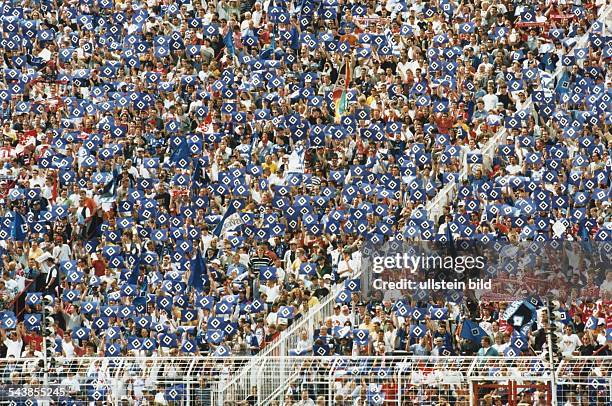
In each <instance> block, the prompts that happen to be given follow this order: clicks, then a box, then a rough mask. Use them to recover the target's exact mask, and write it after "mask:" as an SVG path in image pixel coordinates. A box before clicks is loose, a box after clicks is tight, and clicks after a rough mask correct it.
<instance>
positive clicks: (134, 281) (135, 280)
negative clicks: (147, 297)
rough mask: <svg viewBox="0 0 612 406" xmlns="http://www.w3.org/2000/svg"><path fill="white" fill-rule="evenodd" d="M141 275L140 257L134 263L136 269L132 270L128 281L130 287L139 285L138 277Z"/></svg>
mask: <svg viewBox="0 0 612 406" xmlns="http://www.w3.org/2000/svg"><path fill="white" fill-rule="evenodd" d="M139 275H140V257H137V258H136V260H135V261H134V267H133V268H132V273H131V274H130V277H129V278H128V280H127V284H128V285H137V284H138V276H139Z"/></svg>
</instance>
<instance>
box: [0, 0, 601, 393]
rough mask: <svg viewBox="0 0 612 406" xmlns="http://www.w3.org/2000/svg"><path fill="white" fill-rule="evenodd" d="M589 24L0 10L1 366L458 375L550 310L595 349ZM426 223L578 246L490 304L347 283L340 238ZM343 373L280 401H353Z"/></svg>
mask: <svg viewBox="0 0 612 406" xmlns="http://www.w3.org/2000/svg"><path fill="white" fill-rule="evenodd" d="M609 15H610V5H608V4H607V3H606V2H602V1H600V0H597V1H595V2H574V3H567V2H564V1H547V2H531V3H530V4H521V3H520V2H510V1H498V2H488V1H467V2H455V1H450V0H439V1H438V0H436V1H433V2H423V1H421V0H417V1H414V2H406V1H397V0H388V1H386V2H382V3H379V2H375V1H363V2H359V1H344V0H321V1H316V0H302V1H292V2H291V1H277V0H266V1H263V2H262V1H259V0H258V1H253V0H240V1H237V0H229V1H228V0H219V1H197V0H192V1H188V0H187V1H185V0H183V1H177V2H170V1H165V2H162V1H157V0H151V1H147V2H131V1H120V0H83V1H78V2H77V1H66V2H58V1H55V0H54V1H50V0H40V1H26V2H23V3H21V4H17V3H15V2H3V3H2V4H1V5H0V16H1V19H2V40H1V42H0V45H1V47H0V48H1V49H2V50H1V52H2V55H3V66H2V68H3V69H2V79H3V81H2V85H0V87H2V89H0V99H1V103H0V117H1V118H2V145H1V146H0V161H1V163H2V167H1V168H0V197H1V198H2V204H1V205H0V255H2V261H1V263H0V266H2V279H1V280H0V308H1V309H2V312H1V314H0V342H1V343H0V358H3V359H9V360H17V359H23V365H24V367H23V368H24V369H22V370H21V371H19V373H18V374H17V376H13V375H11V373H10V372H11V371H10V368H8V367H7V371H8V372H7V374H5V375H3V376H4V378H5V380H4V383H10V382H11V379H13V378H14V379H16V380H17V381H19V382H21V381H20V380H24V379H25V378H26V376H27V374H28V373H29V374H30V375H36V376H38V375H37V374H39V373H40V374H41V375H40V376H38V377H39V378H41V379H43V378H44V379H49V374H48V373H49V372H50V371H45V374H44V376H43V371H42V367H40V366H37V365H38V364H37V363H35V362H34V363H28V362H29V361H28V360H32V359H37V358H39V359H45V363H47V362H48V360H51V359H52V360H53V361H54V362H53V363H52V365H51V367H52V369H53V371H54V372H53V374H52V375H53V379H56V381H58V382H60V381H61V380H63V379H64V378H66V376H67V375H69V374H68V373H67V372H66V371H69V370H71V369H74V370H75V371H77V370H78V371H77V372H78V373H77V375H78V376H83V375H87V374H84V373H83V371H82V369H83V368H85V367H83V368H82V367H81V366H79V365H81V364H77V363H75V362H76V361H77V360H78V359H79V358H82V357H86V358H84V359H88V360H90V364H89V365H94V362H93V361H91V360H93V359H94V358H97V357H99V358H104V360H106V361H104V362H105V363H106V362H111V361H109V360H120V359H122V358H126V359H127V358H135V359H143V360H145V361H142V362H144V363H146V358H149V357H150V358H159V359H163V357H171V359H180V358H183V357H184V358H190V357H194V356H195V357H198V359H200V357H202V358H206V357H210V359H211V360H214V359H220V357H228V356H233V357H240V358H237V359H236V361H228V363H231V365H232V367H231V368H230V369H231V371H232V374H231V376H230V377H228V379H227V382H225V381H224V386H227V388H229V389H227V390H228V391H233V390H234V389H233V388H236V387H237V386H240V389H236V390H235V392H234V394H236V393H238V392H239V391H241V390H247V391H250V390H251V385H250V384H248V382H249V381H250V380H251V379H252V376H253V371H255V370H258V369H261V368H263V366H262V362H263V361H262V358H265V357H269V359H270V366H276V367H278V366H279V364H278V363H280V362H281V360H282V358H276V359H275V358H273V357H275V356H276V357H278V356H280V357H284V356H289V355H292V356H298V357H299V356H307V358H304V359H306V361H303V362H305V364H304V365H306V367H304V365H302V364H300V365H301V366H300V367H299V368H298V369H300V368H305V369H308V368H310V365H323V366H324V368H327V369H326V371H327V372H326V373H331V374H333V373H334V372H333V371H335V370H336V368H337V366H334V367H331V366H330V365H331V364H326V363H325V362H327V361H320V360H316V359H315V358H316V357H324V358H326V357H328V356H334V358H336V359H339V360H341V359H342V356H372V357H384V356H392V357H402V356H404V357H407V356H435V357H439V356H442V357H447V356H451V355H452V356H456V357H457V359H467V360H468V361H465V363H464V366H465V367H466V368H469V366H470V365H471V364H470V361H469V358H465V357H469V356H479V357H488V356H497V355H500V356H505V357H506V358H508V359H510V360H511V359H513V358H514V357H519V356H523V357H526V358H528V357H533V356H536V355H541V354H544V355H546V353H547V352H550V351H551V348H549V347H550V344H549V342H548V341H547V335H546V331H547V329H549V326H550V325H553V326H558V327H559V328H561V329H562V330H563V332H561V331H560V332H559V334H558V338H557V339H556V342H555V343H554V344H555V345H554V347H555V348H554V350H555V352H556V353H558V354H559V355H561V356H572V355H573V356H578V355H581V356H595V357H599V356H607V355H610V342H611V337H610V335H611V334H612V312H611V310H610V299H611V296H612V273H611V272H610V271H609V270H610V269H612V268H611V267H610V266H609V265H610V264H609V259H610V246H609V245H607V242H608V241H610V240H611V239H612V226H611V224H612V223H611V221H610V216H611V214H612V211H611V209H610V190H611V189H610V187H611V186H610V170H611V167H612V161H611V159H610V155H609V147H610V145H611V144H610V143H611V142H612V136H611V134H610V127H609V126H610V117H611V115H610V92H609V85H610V80H611V76H610V75H611V70H610V64H609V62H610V57H611V56H612V48H611V46H610V19H609ZM424 240H427V241H432V242H445V243H450V242H453V243H459V242H461V241H465V240H470V241H475V242H479V243H483V244H488V243H491V242H503V243H505V244H519V243H522V242H528V243H531V242H535V243H542V244H547V243H550V242H551V241H567V242H570V243H573V244H576V245H578V246H581V247H586V248H584V250H586V251H583V252H582V254H581V255H580V259H578V260H575V257H574V256H572V255H569V254H568V255H567V257H564V258H566V260H567V261H568V262H569V264H570V265H569V268H570V269H571V272H570V273H569V274H565V275H564V276H565V279H564V278H561V277H559V278H556V277H553V276H551V275H549V274H546V275H544V276H543V275H542V274H540V275H538V274H539V272H538V270H541V271H542V272H543V265H542V264H543V262H546V261H547V260H548V261H552V260H553V259H555V258H558V256H557V254H556V252H557V251H555V250H551V249H550V248H542V251H541V252H540V253H538V254H537V255H534V254H533V253H531V254H525V255H523V256H522V257H520V258H524V261H523V262H521V263H520V264H518V265H517V266H515V267H513V268H512V269H511V271H508V272H506V274H504V275H498V277H499V278H498V280H497V285H496V286H495V287H494V291H493V292H492V295H491V296H488V297H481V296H478V297H476V296H472V295H471V294H465V295H464V294H463V292H461V294H460V295H459V296H454V298H449V297H448V296H445V297H442V298H440V297H437V296H428V297H416V296H411V297H403V298H397V297H389V296H385V293H384V292H380V295H379V294H378V293H377V294H376V295H372V296H366V295H364V294H362V293H361V287H362V286H360V285H363V283H361V284H360V283H359V282H360V281H361V278H362V277H363V266H364V258H365V257H364V254H363V249H364V247H366V246H368V245H378V244H385V243H388V242H390V241H404V242H406V241H408V242H411V241H424ZM572 249H573V248H572ZM572 249H570V250H572ZM517 258H519V257H517ZM572 261H574V262H572ZM547 270H548V271H554V269H552V270H551V269H547ZM557 276H558V275H557ZM552 287H554V288H556V289H552ZM572 289H573V290H572ZM550 291H553V293H554V296H555V298H556V301H555V302H554V303H552V304H550V303H547V302H546V301H545V300H544V297H545V296H547V293H550ZM525 292H526V293H527V294H525ZM549 304H550V306H547V305H549ZM519 312H520V315H521V317H525V318H524V319H522V321H521V323H519V324H520V325H516V324H514V325H513V324H512V323H508V319H509V318H511V317H513V316H515V315H517V314H519ZM525 312H526V313H525ZM551 315H552V317H554V318H555V319H553V320H549V319H547V317H551ZM557 344H558V348H557ZM308 357H312V358H308ZM461 357H463V358H461ZM168 359H170V358H168ZM296 359H299V358H296ZM364 359H365V358H364ZM405 359H407V358H405ZM398 360H399V358H398ZM117 362H120V361H117ZM173 362H175V361H173ZM176 362H178V363H181V362H183V364H181V365H183V366H184V365H188V364H187V363H188V360H184V361H180V360H179V361H176ZM202 362H206V361H202ZM290 362H297V361H290ZM330 362H332V361H330ZM368 362H369V361H368ZM373 362H374V363H376V362H377V361H373ZM398 362H400V361H398ZM457 362H460V361H457ZM509 362H512V361H509ZM585 362H586V361H585ZM593 362H595V361H593ZM7 365H8V364H7ZM15 365H17V364H15ZM20 365H21V364H20ZM26 365H27V367H26ZM62 365H65V366H66V367H65V369H64V370H63V371H64V372H61V371H60V370H59V369H58V368H60V366H62ZM105 365H108V364H105ZM207 365H208V364H207ZM285 367H286V365H285V364H283V368H285ZM27 368H30V369H27ZM367 368H368V369H367V370H368V371H370V372H368V374H371V373H378V372H377V371H378V370H376V369H374V371H375V372H371V371H372V368H378V365H377V364H376V365H373V366H372V365H369V364H367ZM551 368H552V367H551ZM552 369H554V368H552ZM209 370H210V371H212V370H213V369H212V368H210V369H209ZM600 370H601V368H600ZM113 371H115V370H114V369H113ZM386 373H387V372H385V374H386ZM324 374H325V373H324ZM143 376H144V375H143ZM272 376H273V373H270V374H269V378H270V382H274V383H275V384H276V383H277V382H276V381H275V380H274V379H276V378H274V379H273V378H272ZM330 376H331V375H330ZM602 376H604V377H605V376H606V374H605V373H604V374H602ZM281 377H283V379H284V378H286V375H281ZM294 378H295V377H294ZM66 379H68V378H66ZM77 381H78V379H77ZM168 382H170V381H168ZM245 382H246V383H245ZM351 382H353V383H354V381H351ZM597 382H599V381H597ZM225 384H227V385H225ZM281 384H282V385H283V386H282V388H283V389H287V388H288V387H290V386H291V385H294V381H293V380H289V379H285V380H284V381H283V382H281V383H279V385H277V386H278V387H279V388H280V387H281ZM607 384H608V385H609V383H607ZM88 385H89V386H88ZM147 385H149V383H147V384H146V385H145V386H147ZM176 385H181V384H180V383H178V382H174V381H173V382H171V384H170V383H169V384H168V385H165V384H164V385H162V386H160V387H159V388H155V387H154V388H152V389H151V391H152V392H155V391H157V392H159V393H161V394H162V395H160V396H161V399H162V400H163V399H164V396H165V395H164V394H166V395H167V393H166V392H167V390H169V388H174V389H177V388H176ZM77 386H78V385H77ZM348 386H349V385H348V384H347V387H346V388H339V387H338V388H336V389H337V393H336V392H335V391H324V390H319V389H316V388H315V387H313V386H308V385H301V387H300V388H299V390H298V389H296V388H297V387H295V388H294V389H293V390H292V391H290V393H289V399H283V400H281V402H282V403H283V404H291V402H295V403H296V404H302V405H308V404H315V403H314V402H315V401H318V400H317V396H318V395H322V396H326V397H325V398H324V400H323V402H329V401H330V397H331V398H336V395H341V396H344V395H342V394H343V393H344V394H345V395H346V393H352V394H351V399H352V400H354V402H357V403H358V402H360V401H362V402H363V401H364V399H362V398H360V397H359V396H361V395H359V391H361V390H365V393H367V395H366V397H367V398H368V399H370V398H371V397H372V396H374V394H375V392H372V393H370V392H369V391H368V390H367V389H365V388H364V386H363V385H361V387H360V389H359V390H356V391H355V392H354V393H353V392H352V391H349V390H348ZM399 386H401V385H399ZM148 387H149V386H147V388H148ZM260 387H261V385H260ZM245 388H246V389H245ZM179 389H180V390H179ZM179 389H177V391H175V392H174V393H175V394H177V396H179V395H180V396H183V395H181V393H182V391H183V388H182V387H181V388H179ZM272 390H275V389H272ZM83 391H84V392H83ZM304 391H305V394H304V396H305V397H306V399H300V398H301V397H302V395H303V392H304ZM77 392H78V393H80V395H78V396H76V395H75V397H74V399H77V398H78V399H82V398H83V393H85V395H84V396H86V397H88V399H89V400H92V399H93V401H97V400H99V399H107V401H109V402H116V401H117V400H118V399H121V398H122V397H123V396H124V395H125V396H127V397H128V398H129V399H127V401H129V402H132V403H133V402H140V403H137V404H148V403H145V402H148V401H150V400H144V399H145V398H147V396H144V395H143V393H142V392H136V391H135V390H134V389H133V388H132V389H131V392H129V391H127V392H126V393H125V394H124V393H123V392H116V391H110V390H109V391H107V390H106V389H105V390H103V391H102V390H100V391H98V388H97V387H96V388H93V387H92V386H91V385H90V384H87V385H85V384H83V386H80V387H79V390H78V391H76V392H75V393H77ZM81 392H83V393H81ZM94 392H95V393H98V395H96V396H101V397H100V398H98V399H97V398H92V397H93V393H94ZM102 392H103V393H102ZM107 392H108V393H107ZM128 392H129V393H128ZM319 392H325V393H319ZM391 392H393V390H391ZM578 392H580V391H578ZM118 393H120V395H119V396H118V395H117V394H118ZM211 393H212V392H211ZM376 393H378V392H376ZM491 393H493V392H491ZM285 394H286V392H283V393H282V394H281V395H282V396H284V395H285ZM268 395H270V396H271V397H268V396H267V395H266V396H265V397H266V398H269V399H272V395H271V394H268ZM277 395H278V394H277ZM578 395H580V393H578ZM578 395H576V394H575V396H578ZM3 396H4V395H3ZM107 396H108V397H107ZM189 396H191V395H188V396H187V397H189ZM241 396H242V395H241ZM258 396H259V397H258V399H260V400H261V399H263V397H262V396H263V395H262V394H258ZM275 396H276V395H275ZM327 396H329V397H327ZM389 396H391V395H387V399H392V400H393V399H395V398H390V397H389ZM393 396H396V395H393ZM432 396H433V395H432ZM452 396H453V399H455V400H453V402H459V400H457V398H458V397H461V396H467V394H466V393H464V392H462V393H461V394H460V396H458V393H457V392H454V393H453V395H452ZM491 396H493V395H491ZM530 396H531V395H530ZM564 396H565V395H564ZM566 396H567V397H569V395H566ZM606 396H609V394H608V395H606ZM166 397H168V396H166ZM246 397H248V394H244V398H246ZM70 398H71V397H70V396H68V397H67V399H70ZM154 398H157V397H156V396H154ZM170 398H171V396H170ZM382 398H384V396H383V397H382ZM359 399H361V400H359ZM424 399H425V398H424V397H423V394H422V393H419V394H418V395H417V394H414V397H411V398H410V401H411V402H413V403H414V402H420V404H426V403H425V402H426V401H430V400H427V399H425V400H424ZM606 399H607V401H609V398H597V402H600V401H604V402H605V401H606ZM170 400H172V399H170ZM233 400H238V399H236V398H234V399H233ZM240 400H241V399H240ZM370 400H371V399H370ZM164 401H166V402H167V401H168V399H166V400H164ZM211 401H212V400H211ZM221 401H222V400H221ZM343 401H344V400H343ZM534 401H535V400H534V399H532V398H531V397H530V398H529V402H532V403H533V402H534ZM338 402H340V400H338ZM347 402H348V401H347ZM432 402H433V400H432ZM440 402H441V401H440ZM446 402H449V400H446ZM162 404H163V403H162ZM327 404H329V403H327ZM338 404H340V403H338ZM441 404H444V403H443V402H441ZM456 404H461V403H456Z"/></svg>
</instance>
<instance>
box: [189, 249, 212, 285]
mask: <svg viewBox="0 0 612 406" xmlns="http://www.w3.org/2000/svg"><path fill="white" fill-rule="evenodd" d="M190 268H191V274H190V275H189V286H191V287H193V288H194V289H195V290H199V291H201V290H203V289H204V285H207V284H208V274H207V271H206V264H205V263H204V259H203V258H202V253H201V252H200V250H198V252H197V253H196V256H195V258H193V259H192V260H191V266H190Z"/></svg>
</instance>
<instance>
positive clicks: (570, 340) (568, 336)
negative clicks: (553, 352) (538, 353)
mask: <svg viewBox="0 0 612 406" xmlns="http://www.w3.org/2000/svg"><path fill="white" fill-rule="evenodd" d="M564 329H565V334H563V337H561V340H560V341H559V351H561V354H562V355H563V356H566V357H567V356H571V355H572V354H573V353H574V351H576V349H577V348H578V347H580V346H581V345H582V341H580V338H579V337H578V335H576V334H575V333H574V328H573V327H572V326H570V325H567V326H565V328H564Z"/></svg>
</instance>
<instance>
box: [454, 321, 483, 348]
mask: <svg viewBox="0 0 612 406" xmlns="http://www.w3.org/2000/svg"><path fill="white" fill-rule="evenodd" d="M487 336H488V334H487V332H486V331H484V330H483V328H482V327H480V325H479V324H478V323H476V322H475V321H472V320H464V321H463V325H462V326H461V338H465V339H466V340H470V341H473V342H475V343H478V344H480V340H482V338H483V337H487Z"/></svg>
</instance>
